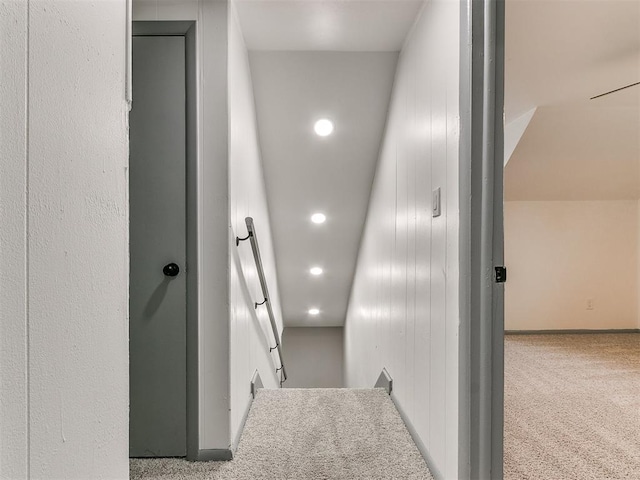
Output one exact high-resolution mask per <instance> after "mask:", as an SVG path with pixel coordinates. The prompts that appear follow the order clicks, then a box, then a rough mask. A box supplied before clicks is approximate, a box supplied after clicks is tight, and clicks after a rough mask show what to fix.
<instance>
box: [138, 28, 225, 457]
mask: <svg viewBox="0 0 640 480" xmlns="http://www.w3.org/2000/svg"><path fill="white" fill-rule="evenodd" d="M132 34H133V35H134V36H137V35H148V36H170V35H177V36H183V37H184V38H185V49H186V52H185V53H186V55H185V68H186V83H187V85H186V96H187V100H186V102H187V104H186V116H187V119H186V120H187V121H186V128H187V135H186V165H187V175H186V179H187V180H186V181H187V185H186V190H187V211H186V219H187V232H186V235H187V244H186V245H187V268H186V274H187V458H188V459H189V460H199V459H201V457H203V456H215V457H216V459H227V458H226V457H228V456H229V454H228V453H225V452H217V451H216V452H215V454H213V455H206V454H205V455H203V454H202V451H200V450H199V416H198V408H199V405H198V398H199V397H198V289H197V284H198V257H197V255H198V250H197V224H196V222H197V218H198V217H197V185H198V182H197V178H198V177H197V174H198V172H197V165H198V144H197V135H198V134H197V132H198V116H197V83H196V80H197V70H196V58H197V57H196V55H197V52H196V22H195V21H176V22H173V21H158V22H156V21H137V22H132Z"/></svg>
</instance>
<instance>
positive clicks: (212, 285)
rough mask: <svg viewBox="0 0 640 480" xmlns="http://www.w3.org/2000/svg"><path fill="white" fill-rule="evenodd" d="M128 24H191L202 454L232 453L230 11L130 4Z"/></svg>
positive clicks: (183, 2)
mask: <svg viewBox="0 0 640 480" xmlns="http://www.w3.org/2000/svg"><path fill="white" fill-rule="evenodd" d="M133 20H134V21H138V20H195V21H196V35H197V38H196V49H197V57H196V63H197V69H198V82H197V83H198V85H197V97H198V100H197V101H198V193H197V198H198V200H197V203H198V317H199V326H198V328H199V352H198V355H199V371H198V375H199V392H200V393H199V419H200V446H199V447H200V450H208V449H225V448H229V438H230V430H229V428H230V425H229V402H230V400H229V387H228V385H229V382H230V380H229V374H230V369H229V355H230V353H229V352H230V344H229V308H230V307H229V282H230V265H229V253H230V252H229V239H228V236H229V229H228V224H229V188H228V162H227V158H228V132H229V127H228V109H227V57H228V52H227V48H228V38H227V34H228V32H227V22H228V5H227V1H226V0H215V1H207V0H200V1H198V0H178V1H175V2H166V1H162V0H133Z"/></svg>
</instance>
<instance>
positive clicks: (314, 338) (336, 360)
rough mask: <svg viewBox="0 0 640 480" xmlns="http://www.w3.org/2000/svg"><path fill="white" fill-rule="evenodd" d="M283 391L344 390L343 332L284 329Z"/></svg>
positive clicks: (309, 328)
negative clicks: (285, 371) (284, 367)
mask: <svg viewBox="0 0 640 480" xmlns="http://www.w3.org/2000/svg"><path fill="white" fill-rule="evenodd" d="M282 346H283V348H284V363H285V366H286V368H287V375H288V377H289V378H288V379H287V381H286V382H285V383H284V384H283V385H282V386H283V387H285V388H342V387H344V375H343V370H344V329H343V328H342V327H287V328H285V329H284V332H283V334H282Z"/></svg>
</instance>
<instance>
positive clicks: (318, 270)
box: [309, 267, 322, 276]
mask: <svg viewBox="0 0 640 480" xmlns="http://www.w3.org/2000/svg"><path fill="white" fill-rule="evenodd" d="M309 272H310V273H311V275H316V276H317V275H322V269H321V268H320V267H313V268H312V269H311V270H309Z"/></svg>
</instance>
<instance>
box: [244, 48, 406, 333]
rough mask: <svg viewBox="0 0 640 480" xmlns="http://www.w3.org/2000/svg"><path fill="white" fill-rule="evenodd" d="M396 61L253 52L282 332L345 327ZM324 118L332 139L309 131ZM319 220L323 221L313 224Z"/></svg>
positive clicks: (384, 55)
mask: <svg viewBox="0 0 640 480" xmlns="http://www.w3.org/2000/svg"><path fill="white" fill-rule="evenodd" d="M396 62H397V53H390V52H378V53H353V52H352V53H345V52H264V51H262V52H255V51H254V52H250V63H251V71H252V75H253V82H254V92H255V98H256V111H257V119H258V129H259V135H260V145H261V148H262V158H263V162H264V173H265V183H266V187H267V196H268V201H269V211H270V216H271V223H272V231H273V236H274V245H275V253H276V262H277V268H278V279H279V288H280V294H281V301H282V306H283V307H282V308H283V317H284V322H285V325H286V326H341V325H343V324H344V319H345V315H346V310H347V303H348V298H349V294H350V290H351V284H352V281H353V274H354V270H355V264H356V260H357V255H358V248H359V242H360V237H361V234H362V228H363V225H364V221H365V217H366V212H367V207H368V203H369V195H370V192H371V185H372V182H373V176H374V171H375V167H376V163H377V158H378V150H379V146H380V141H381V138H382V134H383V131H384V125H385V120H386V115H387V109H388V105H389V98H390V95H391V89H392V86H393V79H394V74H395V67H396ZM321 117H327V118H330V119H331V120H332V121H333V122H334V124H335V132H334V133H333V134H332V135H331V136H329V137H324V138H322V137H318V136H317V135H316V134H315V133H314V131H313V126H314V123H315V121H316V120H317V119H319V118H321ZM315 212H323V213H325V214H326V216H327V221H326V222H325V223H324V224H322V225H316V224H313V223H312V222H311V221H310V217H311V215H312V214H313V213H315ZM312 266H320V267H322V268H323V269H324V274H323V275H321V276H319V277H313V276H311V275H310V274H309V269H310V268H311V267H312ZM312 307H317V308H319V309H320V311H321V313H320V315H318V316H311V315H309V314H308V313H307V312H308V310H309V309H310V308H312Z"/></svg>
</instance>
